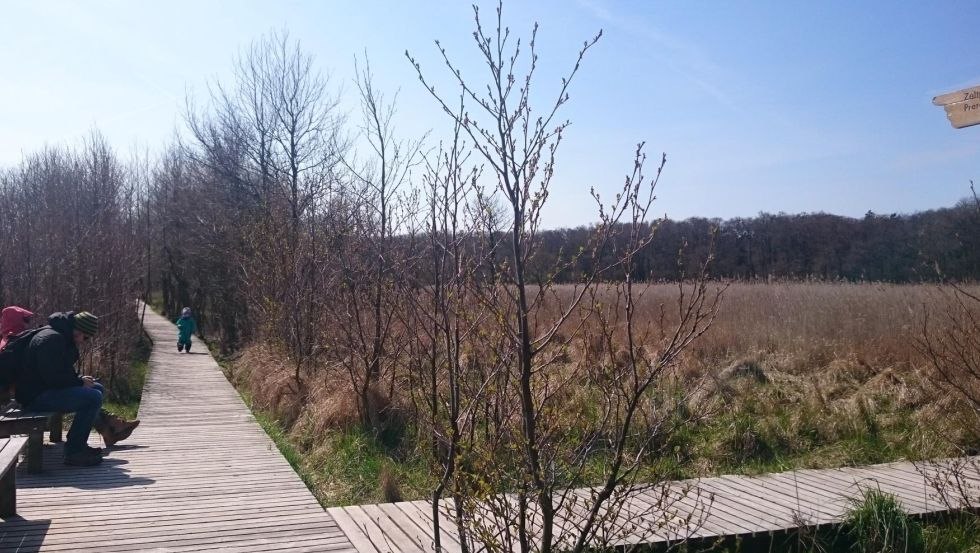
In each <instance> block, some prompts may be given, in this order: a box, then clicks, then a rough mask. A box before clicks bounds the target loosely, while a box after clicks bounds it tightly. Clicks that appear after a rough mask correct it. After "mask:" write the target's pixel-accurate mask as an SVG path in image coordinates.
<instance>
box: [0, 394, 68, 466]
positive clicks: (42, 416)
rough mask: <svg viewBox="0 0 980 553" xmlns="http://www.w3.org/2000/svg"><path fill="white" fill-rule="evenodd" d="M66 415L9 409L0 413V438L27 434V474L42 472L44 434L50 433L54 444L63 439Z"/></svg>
mask: <svg viewBox="0 0 980 553" xmlns="http://www.w3.org/2000/svg"><path fill="white" fill-rule="evenodd" d="M63 425H64V413H55V412H37V413H32V412H26V411H21V410H19V409H8V410H7V411H4V412H3V413H0V438H7V437H10V436H14V435H17V434H27V472H30V473H38V472H41V465H42V457H41V455H42V452H43V451H44V449H43V446H44V432H45V431H49V432H50V433H51V434H50V439H51V441H52V442H60V441H61V439H62V427H63Z"/></svg>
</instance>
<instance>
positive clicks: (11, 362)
mask: <svg viewBox="0 0 980 553" xmlns="http://www.w3.org/2000/svg"><path fill="white" fill-rule="evenodd" d="M44 328H47V327H41V328H32V329H30V330H25V331H24V332H21V333H20V334H14V335H12V336H10V338H9V339H8V340H7V343H6V344H5V345H4V346H3V349H2V350H0V389H3V388H8V387H10V386H12V385H13V384H15V383H16V382H17V377H18V376H19V375H20V373H21V370H22V369H23V368H24V366H25V365H27V347H28V346H29V345H31V340H32V339H33V338H34V336H36V335H37V333H38V332H40V331H41V330H43V329H44Z"/></svg>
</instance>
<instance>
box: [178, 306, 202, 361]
mask: <svg viewBox="0 0 980 553" xmlns="http://www.w3.org/2000/svg"><path fill="white" fill-rule="evenodd" d="M195 330H197V323H195V322H194V317H193V316H191V308H190V307H185V308H183V309H182V310H181V311H180V318H179V319H177V351H178V352H179V351H185V350H186V351H187V353H190V352H191V335H192V334H194V331H195Z"/></svg>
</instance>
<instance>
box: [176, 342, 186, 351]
mask: <svg viewBox="0 0 980 553" xmlns="http://www.w3.org/2000/svg"><path fill="white" fill-rule="evenodd" d="M182 351H184V344H182V343H180V342H177V353H180V352H182Z"/></svg>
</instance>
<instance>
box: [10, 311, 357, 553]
mask: <svg viewBox="0 0 980 553" xmlns="http://www.w3.org/2000/svg"><path fill="white" fill-rule="evenodd" d="M146 329H147V332H148V333H149V334H150V336H151V338H153V339H154V340H155V341H156V342H157V343H159V342H160V341H161V340H167V341H169V338H170V335H171V334H172V333H173V326H172V325H171V324H170V323H169V322H168V321H166V320H164V319H162V318H160V317H157V316H156V315H153V314H152V313H147V319H146ZM140 418H141V419H142V421H143V423H142V424H141V425H140V428H138V429H137V430H136V432H135V433H134V434H133V436H132V437H131V438H130V439H129V440H127V441H126V442H123V443H122V444H119V447H116V448H113V449H112V450H111V453H110V455H109V456H108V457H107V458H106V459H105V460H104V461H103V463H102V464H101V465H99V466H97V467H66V466H64V465H63V464H61V458H60V453H61V448H62V446H60V445H44V446H43V451H44V452H45V457H46V458H45V459H44V462H43V465H42V468H43V469H44V471H45V474H42V475H38V476H35V475H32V474H26V473H25V471H23V469H20V470H18V473H19V476H20V477H21V478H20V480H21V482H19V483H20V484H22V486H21V490H19V491H20V492H21V507H22V508H21V509H20V511H21V513H20V514H21V515H22V518H20V519H18V520H17V521H16V522H14V521H11V523H10V524H5V525H4V528H3V530H4V531H3V532H2V533H0V552H2V551H5V550H6V548H10V549H14V548H15V547H21V548H23V547H27V548H32V549H36V550H39V551H66V552H67V551H126V550H134V549H139V550H143V549H159V550H167V551H260V550H268V551H341V552H343V551H356V549H355V547H354V546H353V544H351V542H350V540H348V539H347V537H346V535H345V534H344V532H343V530H342V529H341V527H340V526H339V525H338V524H337V523H336V522H335V521H334V520H333V518H332V517H331V516H330V515H329V514H327V513H326V512H325V511H324V510H323V509H322V508H321V507H320V506H319V505H318V504H317V502H316V500H315V498H314V497H313V496H312V494H311V493H310V492H309V490H307V489H306V486H305V485H304V484H303V483H302V481H300V479H299V478H298V476H297V475H296V474H295V472H294V471H293V470H292V468H291V467H290V466H289V463H288V462H286V460H285V459H284V458H283V457H282V455H281V454H280V453H279V451H278V450H277V449H276V447H275V445H274V443H273V442H272V440H270V439H269V438H268V436H266V435H265V433H264V432H263V431H262V429H261V428H260V427H259V425H258V424H257V423H256V422H255V420H254V417H252V416H251V413H249V411H248V409H247V407H246V406H245V404H244V403H243V402H242V400H241V398H240V397H239V396H238V394H237V392H236V391H235V390H234V388H233V387H232V386H231V385H230V384H229V383H228V381H227V380H226V379H225V377H224V375H223V374H222V373H221V371H220V368H219V367H218V366H217V364H216V363H215V362H214V360H213V359H212V358H211V357H210V356H209V355H194V356H182V357H180V358H178V357H177V355H176V352H174V353H173V354H171V353H170V352H166V351H162V350H160V349H156V350H154V351H153V353H152V354H151V358H150V372H149V375H148V377H147V383H146V386H145V388H144V392H143V401H142V407H141V410H140ZM95 439H98V438H97V437H96V438H95ZM14 541H16V542H17V544H16V545H13V543H14Z"/></svg>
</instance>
